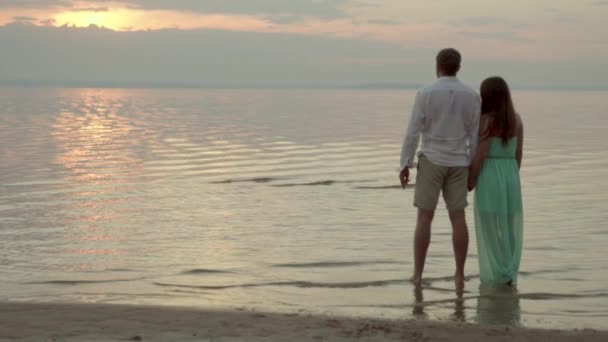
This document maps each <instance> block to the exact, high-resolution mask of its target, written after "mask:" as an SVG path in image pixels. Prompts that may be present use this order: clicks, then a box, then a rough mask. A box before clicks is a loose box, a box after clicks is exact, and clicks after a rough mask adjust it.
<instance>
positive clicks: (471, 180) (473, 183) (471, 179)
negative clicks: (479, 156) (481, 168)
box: [467, 173, 477, 192]
mask: <svg viewBox="0 0 608 342" xmlns="http://www.w3.org/2000/svg"><path fill="white" fill-rule="evenodd" d="M476 185H477V179H475V177H473V176H472V174H471V173H469V185H468V187H467V188H468V190H469V192H470V191H473V189H475V186H476Z"/></svg>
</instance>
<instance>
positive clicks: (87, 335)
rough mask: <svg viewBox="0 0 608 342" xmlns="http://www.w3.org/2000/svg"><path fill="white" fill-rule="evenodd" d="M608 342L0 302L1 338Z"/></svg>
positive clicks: (444, 327)
mask: <svg viewBox="0 0 608 342" xmlns="http://www.w3.org/2000/svg"><path fill="white" fill-rule="evenodd" d="M323 340H326V341H353V340H357V341H455V342H459V341H467V342H472V341H509V342H519V341H551V342H560V341H573V340H576V341H578V342H582V341H608V332H604V331H594V330H571V331H559V330H538V329H525V328H512V327H505V326H491V327H480V326H477V325H471V324H457V323H442V322H432V321H427V320H416V321H405V320H403V321H400V320H383V319H354V318H342V317H329V316H325V317H324V316H312V315H303V314H291V315H290V314H269V313H260V312H248V311H233V312H230V311H223V312H222V311H209V310H197V309H189V308H174V307H151V306H126V305H100V304H33V303H4V304H0V341H323Z"/></svg>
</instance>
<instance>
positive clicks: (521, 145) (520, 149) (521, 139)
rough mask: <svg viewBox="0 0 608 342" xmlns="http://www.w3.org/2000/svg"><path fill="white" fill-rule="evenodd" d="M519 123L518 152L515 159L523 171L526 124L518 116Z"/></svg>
mask: <svg viewBox="0 0 608 342" xmlns="http://www.w3.org/2000/svg"><path fill="white" fill-rule="evenodd" d="M517 122H518V126H519V129H518V130H517V150H516V152H515V158H516V159H517V167H518V168H520V169H521V159H522V157H523V151H524V124H523V122H522V121H521V117H520V116H519V115H518V116H517Z"/></svg>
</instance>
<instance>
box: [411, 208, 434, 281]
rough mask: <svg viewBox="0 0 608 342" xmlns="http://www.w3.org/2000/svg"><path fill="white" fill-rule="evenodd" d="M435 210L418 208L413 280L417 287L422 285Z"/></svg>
mask: <svg viewBox="0 0 608 342" xmlns="http://www.w3.org/2000/svg"><path fill="white" fill-rule="evenodd" d="M434 215H435V211H434V210H428V209H420V208H418V218H417V219H416V234H415V235H414V263H415V264H414V267H415V269H414V276H413V277H412V279H411V280H412V282H413V283H414V285H415V286H416V287H419V286H422V272H424V263H425V261H426V253H427V251H428V249H429V244H430V243H431V223H432V222H433V216H434Z"/></svg>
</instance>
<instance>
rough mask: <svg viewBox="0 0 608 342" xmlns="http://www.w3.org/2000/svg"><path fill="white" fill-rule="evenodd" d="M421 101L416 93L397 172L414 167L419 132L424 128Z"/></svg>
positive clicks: (419, 95)
mask: <svg viewBox="0 0 608 342" xmlns="http://www.w3.org/2000/svg"><path fill="white" fill-rule="evenodd" d="M423 101H424V99H423V94H422V93H421V92H418V93H417V94H416V100H414V108H413V109H412V116H411V117H410V123H409V126H408V128H407V131H406V133H405V138H404V140H403V146H402V147H401V167H400V168H399V171H403V170H404V169H407V168H410V167H413V166H414V158H415V156H416V150H417V149H418V144H419V143H420V132H421V131H422V128H423V127H424V110H423V108H424V105H423Z"/></svg>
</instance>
